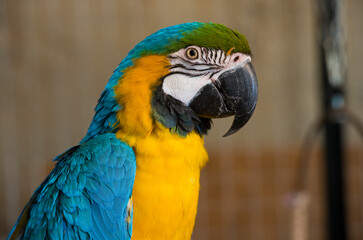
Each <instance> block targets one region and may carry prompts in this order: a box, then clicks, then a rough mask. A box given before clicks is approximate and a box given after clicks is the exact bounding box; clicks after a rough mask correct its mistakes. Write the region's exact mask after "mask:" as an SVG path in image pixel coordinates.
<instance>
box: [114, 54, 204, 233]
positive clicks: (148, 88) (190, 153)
mask: <svg viewBox="0 0 363 240" xmlns="http://www.w3.org/2000/svg"><path fill="white" fill-rule="evenodd" d="M168 65H169V62H168V61H167V60H166V58H165V57H162V56H147V57H144V58H141V59H139V60H138V61H137V62H135V63H134V66H133V67H130V68H129V69H128V70H127V71H125V73H124V79H122V80H121V81H120V84H119V85H118V86H116V87H115V93H116V96H117V97H118V101H119V103H120V105H121V106H122V107H123V109H122V110H121V111H120V112H119V113H118V115H117V118H118V121H119V124H120V126H121V128H120V130H119V131H118V132H117V137H118V138H119V139H121V140H123V141H124V142H126V143H127V144H129V145H130V146H131V147H133V149H134V151H135V155H136V165H137V168H136V178H135V183H134V188H133V193H132V200H133V232H132V240H139V239H140V240H147V239H153V240H154V239H160V240H163V239H168V240H169V239H183V240H184V239H190V237H191V234H192V230H193V227H194V221H195V216H196V212H197V204H198V193H199V176H200V169H201V168H202V167H203V166H204V165H205V163H206V162H207V160H208V156H207V153H206V151H205V149H204V146H203V138H202V137H201V136H199V135H198V134H196V133H194V132H193V133H190V134H188V135H187V137H181V136H178V135H176V134H172V133H170V131H169V129H166V128H165V127H164V126H162V125H161V124H160V123H158V122H156V121H155V120H153V119H152V118H151V115H152V114H151V112H152V109H151V106H150V100H151V97H152V89H153V86H155V85H157V84H158V81H160V78H161V77H162V76H165V75H166V74H167V73H168ZM129 99H132V101H129Z"/></svg>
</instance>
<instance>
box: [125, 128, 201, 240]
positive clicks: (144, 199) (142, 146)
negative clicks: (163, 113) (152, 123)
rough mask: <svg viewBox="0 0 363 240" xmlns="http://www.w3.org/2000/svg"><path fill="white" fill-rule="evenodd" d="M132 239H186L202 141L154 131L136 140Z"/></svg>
mask: <svg viewBox="0 0 363 240" xmlns="http://www.w3.org/2000/svg"><path fill="white" fill-rule="evenodd" d="M134 149H135V154H136V163H137V170H136V178H135V184H134V189H133V193H132V199H133V206H134V219H133V233H132V239H133V240H136V239H183V240H184V239H190V237H191V234H192V231H193V226H194V221H195V216H196V212H197V204H198V193H199V175H200V169H201V167H202V166H203V165H204V164H205V162H206V161H207V154H206V152H205V150H204V147H203V140H202V139H201V138H200V136H198V135H197V134H191V135H189V136H188V137H186V138H180V137H179V136H171V135H169V137H167V136H165V137H160V136H156V135H154V134H152V135H150V136H149V137H146V138H145V139H142V140H139V141H137V144H136V145H135V146H134Z"/></svg>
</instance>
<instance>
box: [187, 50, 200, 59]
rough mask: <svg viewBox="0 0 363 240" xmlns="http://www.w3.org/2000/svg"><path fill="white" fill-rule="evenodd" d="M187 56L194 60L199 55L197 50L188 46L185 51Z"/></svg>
mask: <svg viewBox="0 0 363 240" xmlns="http://www.w3.org/2000/svg"><path fill="white" fill-rule="evenodd" d="M186 55H187V58H189V59H191V60H195V59H197V58H198V57H199V53H198V50H197V49H196V48H188V49H187V51H186Z"/></svg>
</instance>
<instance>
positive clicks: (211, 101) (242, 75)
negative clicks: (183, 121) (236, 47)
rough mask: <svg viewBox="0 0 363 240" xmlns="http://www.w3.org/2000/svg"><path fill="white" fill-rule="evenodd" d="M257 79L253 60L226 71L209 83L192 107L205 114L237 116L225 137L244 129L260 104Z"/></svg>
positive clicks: (210, 115) (192, 102) (207, 115)
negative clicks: (258, 103)
mask: <svg viewBox="0 0 363 240" xmlns="http://www.w3.org/2000/svg"><path fill="white" fill-rule="evenodd" d="M257 95H258V90H257V78H256V74H255V71H254V69H253V66H252V64H251V62H247V63H245V64H244V65H242V66H239V67H236V68H234V69H231V70H228V71H226V72H224V73H222V74H221V75H220V76H219V78H218V79H217V80H216V81H214V82H213V83H211V84H207V85H205V86H204V87H203V88H201V90H200V91H199V92H198V94H196V96H195V97H194V98H193V99H192V101H191V102H190V104H189V106H190V107H191V108H192V109H193V110H194V111H195V112H196V113H197V114H198V115H199V116H201V117H207V118H222V117H228V116H232V115H235V118H234V121H233V124H232V126H231V128H230V129H229V130H228V132H227V133H226V134H224V136H223V137H227V136H229V135H231V134H233V133H235V132H237V131H238V130H239V129H241V128H242V127H243V126H244V125H245V124H246V123H247V121H248V120H249V119H250V118H251V116H252V114H253V112H254V110H255V108H256V103H257Z"/></svg>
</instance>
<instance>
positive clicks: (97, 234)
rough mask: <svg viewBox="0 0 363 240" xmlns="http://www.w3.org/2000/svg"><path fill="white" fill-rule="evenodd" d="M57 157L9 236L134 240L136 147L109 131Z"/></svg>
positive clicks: (22, 237) (23, 237) (13, 237)
mask: <svg viewBox="0 0 363 240" xmlns="http://www.w3.org/2000/svg"><path fill="white" fill-rule="evenodd" d="M102 97H107V94H105V95H104V96H102ZM102 97H101V98H102ZM55 160H56V161H57V164H56V167H55V168H54V169H53V171H52V172H51V173H50V174H49V176H48V177H47V179H46V180H45V181H44V182H43V183H42V184H41V185H40V186H39V187H38V189H37V190H36V191H35V192H34V194H33V196H32V198H31V201H30V202H29V204H28V205H27V206H26V208H25V209H24V211H23V213H22V215H21V216H20V217H19V220H18V222H17V223H16V225H15V226H14V228H13V230H12V232H11V234H10V235H9V237H8V239H15V237H16V236H15V235H19V234H20V233H21V229H23V231H22V232H23V235H22V236H21V239H130V235H129V233H128V231H127V230H128V228H130V224H129V223H127V221H126V219H127V204H128V201H129V199H130V197H131V194H132V187H133V183H134V178H135V172H136V163H135V155H134V152H133V150H132V149H131V148H130V147H129V146H127V145H126V144H125V143H123V142H121V141H120V140H118V139H117V138H116V137H115V134H113V133H107V134H103V135H98V136H95V137H93V138H92V139H90V140H88V141H87V142H85V143H83V144H82V145H80V146H76V147H73V148H70V149H69V150H68V151H67V152H65V153H63V154H61V155H59V156H58V157H56V159H55Z"/></svg>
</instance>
